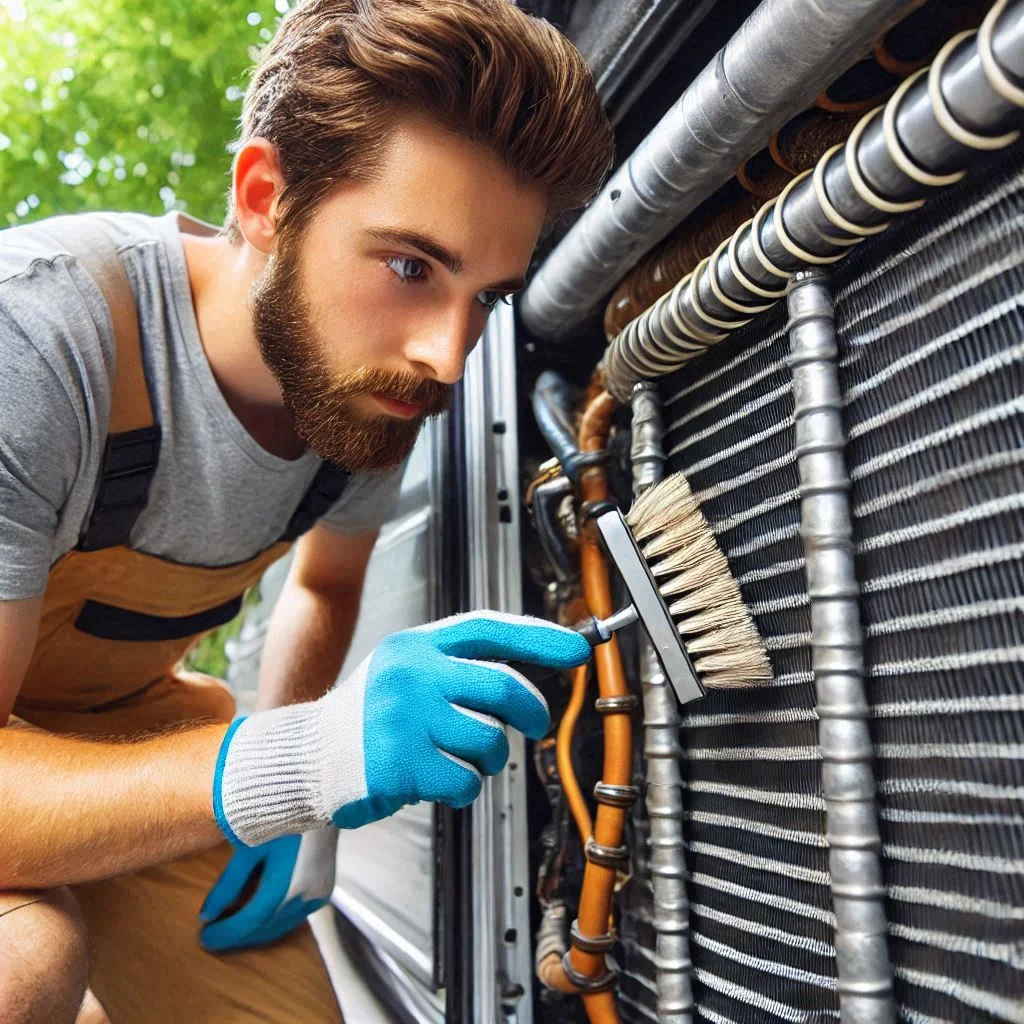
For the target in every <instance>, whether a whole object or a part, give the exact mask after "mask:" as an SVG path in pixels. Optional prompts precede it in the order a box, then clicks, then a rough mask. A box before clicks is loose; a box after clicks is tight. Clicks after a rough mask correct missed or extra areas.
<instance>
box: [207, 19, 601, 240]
mask: <svg viewBox="0 0 1024 1024" xmlns="http://www.w3.org/2000/svg"><path fill="white" fill-rule="evenodd" d="M406 113H418V114H423V115H425V116H427V117H429V118H431V119H432V120H434V121H435V122H436V123H438V124H440V125H442V126H444V127H446V128H449V129H451V130H452V131H454V132H457V133H459V134H462V135H465V136H467V137H469V138H471V139H473V140H476V141H479V142H481V143H483V144H486V145H488V146H490V147H491V148H492V149H493V150H494V151H495V152H496V153H497V154H498V156H499V157H500V158H501V159H502V160H503V161H504V163H505V164H506V166H507V167H508V168H509V169H510V170H511V171H512V172H513V173H514V174H515V175H516V176H517V177H518V178H519V179H520V180H521V181H523V182H525V183H527V184H530V185H537V186H539V187H541V188H542V189H543V190H545V191H546V193H547V195H548V217H549V220H550V219H551V218H553V217H555V216H557V215H558V214H559V213H561V212H563V211H565V210H568V209H572V208H574V207H577V206H582V205H583V204H584V203H586V202H587V201H588V200H589V199H590V198H591V197H592V196H593V195H594V194H595V193H596V192H597V190H598V189H599V188H600V185H601V181H602V179H603V178H604V175H605V174H606V173H607V171H608V169H609V167H610V166H611V158H612V129H611V126H610V124H609V123H608V119H607V117H606V116H605V114H604V111H603V109H602V107H601V103H600V100H599V98H598V95H597V91H596V89H595V87H594V82H593V78H592V76H591V74H590V71H589V69H588V68H587V66H586V64H585V62H584V60H583V58H582V57H581V56H580V54H579V52H578V51H577V50H576V49H575V47H574V46H573V45H572V44H571V43H570V42H569V41H568V40H567V39H566V38H565V37H564V36H562V35H561V34H560V33H559V32H558V31H557V30H556V29H555V28H553V27H552V26H551V25H550V24H549V23H548V22H546V21H543V20H541V19H539V18H534V17H531V16H529V15H527V14H525V13H524V12H523V11H521V10H519V9H518V8H517V7H515V6H514V4H513V3H512V2H511V0H444V2H443V3H442V2H438V0H303V2H300V3H299V5H298V6H297V7H295V8H294V9H293V10H292V11H290V12H289V13H288V14H287V15H286V16H285V18H284V19H283V21H282V22H281V25H280V27H279V28H278V31H277V33H276V35H275V36H274V38H273V39H272V40H271V41H270V43H269V44H268V45H267V47H266V49H265V50H264V52H263V54H262V55H261V57H260V60H259V63H258V64H257V66H256V68H255V70H254V72H253V77H252V81H251V82H250V84H249V88H248V90H247V92H246V96H245V103H244V105H243V109H242V119H241V133H240V138H239V140H238V141H237V142H235V143H234V145H233V146H232V149H233V150H234V151H236V152H237V150H238V149H239V148H240V147H241V146H242V145H243V144H244V143H245V142H246V141H247V140H249V139H251V138H253V137H261V138H264V139H267V140H268V141H269V142H272V143H274V145H275V146H276V147H277V150H278V155H279V159H280V162H281V171H282V174H283V176H284V180H285V187H284V189H283V191H282V194H281V198H280V204H279V207H278V211H279V221H278V225H279V229H280V230H286V229H287V228H288V227H289V226H291V227H292V228H295V229H301V228H302V226H303V225H304V224H305V223H306V221H307V220H308V218H309V216H310V215H311V213H312V212H313V211H314V210H315V209H316V207H317V205H318V203H319V202H320V201H321V200H322V199H324V198H325V197H326V195H327V194H328V193H329V192H330V191H331V189H332V188H333V186H334V185H335V184H337V183H338V182H339V181H341V180H343V179H346V178H349V179H351V178H358V177H366V176H368V175H369V174H371V173H372V171H373V167H374V164H375V160H376V159H377V157H378V154H379V153H380V150H381V148H382V145H383V143H384V142H385V141H386V139H387V137H388V132H389V129H390V127H391V125H392V123H393V122H394V120H395V118H396V116H400V115H402V114H406ZM229 202H230V200H229ZM224 233H225V234H226V235H227V236H228V237H229V238H230V239H231V240H232V241H235V242H237V241H240V240H241V237H242V236H241V232H240V231H239V228H238V222H237V220H236V219H235V215H234V212H233V210H232V209H230V208H229V212H228V218H227V222H226V224H225V228H224Z"/></svg>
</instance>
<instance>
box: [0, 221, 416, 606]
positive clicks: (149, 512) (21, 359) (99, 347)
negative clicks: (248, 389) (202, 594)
mask: <svg viewBox="0 0 1024 1024" xmlns="http://www.w3.org/2000/svg"><path fill="white" fill-rule="evenodd" d="M89 216H91V217H94V218H95V220H96V223H97V224H99V225H100V226H101V227H102V228H103V229H104V230H105V231H106V232H107V234H108V235H109V237H110V238H111V239H112V240H113V241H114V242H115V244H116V246H117V248H118V252H119V254H120V258H121V262H122V264H123V266H124V269H125V271H126V272H127V275H128V279H129V281H130V282H131V286H132V290H133V291H134V293H135V300H136V303H137V304H138V312H139V328H140V334H141V341H142V352H143V361H144V364H145V370H146V377H147V380H148V382H149V390H150V396H151V400H152V403H153V413H154V415H155V417H156V419H157V421H158V422H159V423H160V425H161V430H162V441H161V445H160V459H159V463H158V465H157V469H156V472H155V475H154V477H153V481H152V485H151V487H150V492H149V501H148V504H147V506H146V508H145V510H144V511H143V513H142V515H141V516H140V517H139V519H138V521H137V522H136V524H135V528H134V530H133V532H132V535H131V544H132V547H134V548H137V549H138V550H141V551H144V552H147V553H149V554H153V555H157V556H159V557H162V558H167V559H171V560H173V561H176V562H184V563H188V564H192V565H203V566H223V565H231V564H232V563H235V562H240V561H244V560H246V559H248V558H251V557H253V556H254V555H256V554H257V553H258V552H259V551H261V550H262V549H264V548H265V547H267V546H268V545H270V544H271V543H273V542H274V541H275V540H276V539H277V538H278V537H279V536H280V535H281V533H282V532H283V531H284V529H285V527H286V526H287V524H288V520H289V519H290V517H291V515H292V513H293V512H294V510H295V508H296V506H297V505H298V503H299V501H300V500H301V498H302V495H303V494H304V493H305V490H306V488H307V486H308V485H309V483H310V481H311V480H312V479H313V476H314V474H315V473H316V471H317V469H318V467H319V465H320V461H319V459H318V457H317V456H316V454H315V453H313V452H312V451H307V452H306V453H305V454H303V455H302V456H301V457H300V458H298V459H295V460H287V459H281V458H278V457H277V456H275V455H271V454H270V453H269V452H267V451H266V450H265V449H264V448H262V447H261V446H260V445H259V444H258V443H257V442H256V441H255V440H254V439H253V437H252V436H251V435H250V434H249V433H248V431H247V430H246V429H245V428H244V427H243V426H242V424H241V423H240V422H239V421H238V420H237V419H236V418H235V416H234V414H233V413H232V412H231V409H230V408H229V407H228V404H227V402H226V401H225V400H224V396H223V395H222V394H221V392H220V389H219V387H218V386H217V382H216V380H215V378H214V376H213V372H212V371H211V369H210V365H209V363H208V362H207V360H206V354H205V352H204V350H203V346H202V342H201V340H200V337H199V329H198V327H197V325H196V319H195V311H194V309H193V306H192V297H191V290H190V286H189V278H188V270H187V267H186V264H185V256H184V250H183V248H182V244H181V239H180V234H179V220H178V215H177V214H176V213H169V214H167V215H165V216H162V217H148V216H143V215H141V214H130V213H117V214H110V213H104V214H90V215H89ZM113 368H114V338H113V332H112V329H111V325H110V315H109V311H108V309H107V305H106V302H105V301H104V299H103V296H102V294H101V293H100V291H99V288H98V287H97V285H96V284H95V282H94V281H93V279H92V277H91V276H90V274H89V273H88V272H87V271H86V270H85V269H84V268H83V267H82V266H81V265H80V264H79V263H78V261H77V260H76V259H75V258H74V257H72V256H71V255H69V254H68V253H67V252H64V251H62V250H61V249H60V247H59V246H58V244H57V243H55V242H53V241H52V240H50V239H48V238H47V237H45V236H44V235H43V234H42V233H41V232H40V231H38V230H35V229H34V228H33V225H31V224H28V225H23V226H19V227H16V228H10V229H8V230H5V231H2V232H0V600H14V599H18V598H26V597H33V596H35V595H37V594H40V593H42V591H43V590H44V589H45V586H46V577H47V574H48V572H49V570H50V567H51V566H52V565H53V563H54V562H55V561H56V560H57V559H58V558H60V557H61V555H63V554H64V553H65V552H67V551H69V550H71V549H72V548H73V547H75V545H76V544H77V543H78V541H79V539H80V537H81V535H82V532H83V529H84V527H85V525H86V523H87V522H88V517H89V513H90V511H91V507H92V502H93V496H94V494H95V491H96V486H97V482H98V476H99V472H100V469H101V466H102V458H103V448H104V444H105V441H106V432H107V423H108V421H109V417H110V400H111V383H112V380H113ZM400 481H401V470H393V471H388V472H383V473H368V474H362V475H359V476H356V477H354V478H353V479H352V480H350V481H349V484H348V487H347V488H346V490H345V493H344V494H343V495H342V497H341V498H340V499H339V500H338V501H337V502H336V503H335V504H334V506H333V507H332V508H331V509H330V510H329V511H328V512H327V513H326V515H325V516H324V517H323V518H322V519H321V520H320V521H321V523H323V524H324V525H326V526H328V527H330V528H331V529H334V530H338V531H342V532H347V533H364V532H368V531H372V530H375V529H377V527H379V526H380V525H381V524H382V523H384V522H385V521H386V520H387V519H388V517H389V516H390V514H391V511H392V509H393V507H394V504H395V501H396V499H397V494H398V487H399V484H400Z"/></svg>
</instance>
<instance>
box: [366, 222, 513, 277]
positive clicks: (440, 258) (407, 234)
mask: <svg viewBox="0 0 1024 1024" xmlns="http://www.w3.org/2000/svg"><path fill="white" fill-rule="evenodd" d="M366 233H367V234H368V235H369V236H370V237H371V238H376V239H377V240H378V241H379V242H389V243H390V244H392V245H404V246H409V247H410V248H413V249H419V251H420V252H422V253H425V254H426V255H427V256H431V257H433V258H434V259H435V260H437V262H438V263H440V264H441V265H442V266H444V267H446V268H447V269H448V270H449V271H450V272H451V273H453V274H461V273H462V270H463V263H462V257H460V256H459V254H458V253H456V252H452V250H451V249H449V248H448V247H447V246H444V245H442V244H441V243H440V242H438V241H437V240H436V239H434V238H430V237H429V236H428V235H422V234H420V233H419V232H418V231H405V230H403V229H402V228H367V229H366ZM525 287H526V281H525V279H524V278H522V277H514V278H509V280H507V281H499V282H498V283H497V284H494V285H492V286H491V288H492V289H493V290H494V291H501V292H518V291H522V290H523V289H524V288H525Z"/></svg>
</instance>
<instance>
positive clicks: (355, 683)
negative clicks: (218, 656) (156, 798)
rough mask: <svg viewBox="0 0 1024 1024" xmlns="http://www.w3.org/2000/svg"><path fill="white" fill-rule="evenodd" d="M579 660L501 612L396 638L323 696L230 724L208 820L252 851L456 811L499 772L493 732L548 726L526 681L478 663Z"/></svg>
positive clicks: (555, 635)
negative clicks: (393, 817)
mask: <svg viewBox="0 0 1024 1024" xmlns="http://www.w3.org/2000/svg"><path fill="white" fill-rule="evenodd" d="M589 657H590V645H589V644H588V643H587V641H586V640H585V639H584V638H583V637H582V636H581V635H580V634H579V633H577V632H575V631H574V630H571V629H566V628H565V627H563V626H556V625H554V624H553V623H550V622H545V621H544V620H542V619H531V618H526V617H523V616H515V615H504V614H501V613H499V612H479V613H475V614H471V615H457V616H455V617H454V618H451V619H446V620H444V621H442V622H436V623H433V624H431V625H428V626H421V627H417V628H416V629H408V630H405V631H403V632H401V633H393V634H392V635H391V636H389V637H386V638H385V639H384V640H383V641H382V642H381V644H380V646H379V647H377V649H376V650H375V651H373V653H372V654H371V655H370V656H369V657H368V658H367V659H366V660H365V661H364V662H363V663H362V664H361V665H360V666H359V668H357V669H356V670H355V671H354V672H353V673H352V675H351V676H350V677H349V678H347V679H345V680H344V681H343V682H341V683H339V684H338V685H337V686H335V687H334V688H333V689H332V690H331V691H330V692H329V693H327V694H326V695H325V696H323V697H321V698H320V699H319V700H317V701H312V702H310V703H307V704H292V705H289V706H287V707H281V708H274V709H273V710H271V711H261V712H258V713H257V714H254V715H252V716H251V717H249V718H245V719H237V720H236V721H235V722H234V723H232V725H231V727H230V728H229V729H228V732H227V734H226V736H225V737H224V741H223V743H222V744H221V748H220V755H219V756H218V758H217V768H216V772H215V775H214V782H213V806H214V813H215V814H216V817H217V823H218V825H220V827H221V830H222V831H223V832H224V834H225V835H226V836H227V837H228V838H229V839H230V840H231V841H232V842H233V843H235V844H236V845H245V846H255V845H258V844H259V843H265V842H268V841H269V840H271V839H275V838H277V837H278V836H282V835H288V834H293V833H302V832H307V831H309V830H310V829H314V828H319V827H321V826H323V825H326V824H328V823H331V824H334V825H337V826H339V827H340V828H358V827H359V826H361V825H365V824H367V823H368V822H371V821H376V820H377V819H378V818H384V817H387V816H388V815H390V814H394V813H395V811H397V810H398V809H399V808H400V807H402V806H404V805H406V804H412V803H417V802H418V801H420V800H432V801H438V802H440V803H445V804H448V805H449V806H451V807H464V806H465V805H466V804H469V803H471V802H472V801H473V800H474V799H475V798H476V796H477V794H478V793H479V792H480V785H481V776H482V775H495V774H497V773H498V772H500V771H501V769H502V768H503V767H504V766H505V761H506V760H507V759H508V741H507V740H506V738H505V734H504V731H503V729H502V722H505V723H507V724H509V725H511V726H513V727H514V728H516V729H518V730H519V731H520V732H522V733H524V734H525V735H526V736H528V737H531V738H533V739H537V738H539V737H541V736H543V735H544V733H545V732H546V731H547V729H548V724H549V719H548V708H547V704H546V702H545V700H544V698H543V697H542V696H541V694H540V692H539V691H538V690H537V689H536V687H534V686H533V684H532V683H530V682H529V681H528V680H526V679H525V678H524V677H523V676H521V675H520V674H519V673H518V672H515V671H514V670H513V669H511V668H510V667H509V666H508V665H502V664H496V663H494V662H489V661H481V660H478V659H481V658H508V659H513V658H514V659H518V660H520V661H525V662H529V663H531V664H536V665H544V666H548V667H550V668H571V667H572V666H574V665H578V664H581V663H582V662H584V661H586V660H587V659H588V658H589Z"/></svg>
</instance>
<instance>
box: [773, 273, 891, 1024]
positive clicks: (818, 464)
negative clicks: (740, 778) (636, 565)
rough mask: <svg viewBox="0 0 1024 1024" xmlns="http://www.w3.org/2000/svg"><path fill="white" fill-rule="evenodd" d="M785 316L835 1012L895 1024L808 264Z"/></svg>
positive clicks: (850, 569)
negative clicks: (832, 922) (832, 917)
mask: <svg viewBox="0 0 1024 1024" xmlns="http://www.w3.org/2000/svg"><path fill="white" fill-rule="evenodd" d="M789 317H790V320H789V343H790V352H791V357H790V361H791V365H792V367H793V394H794V396H795V402H796V409H795V413H794V420H795V429H796V444H795V447H796V454H797V468H798V470H799V473H800V492H801V502H800V533H801V535H802V537H803V541H804V551H805V554H806V560H807V590H808V593H809V595H810V599H811V659H812V669H813V672H814V685H815V688H816V689H817V694H818V706H817V713H818V719H819V723H818V742H819V745H820V747H821V762H822V767H821V784H822V791H823V794H824V797H825V832H826V838H827V840H828V845H829V854H828V861H829V877H830V878H831V884H832V903H833V906H834V907H835V914H836V929H835V943H836V974H837V986H838V992H839V1020H840V1022H841V1024H895V1021H896V1005H895V1001H894V999H893V972H892V964H891V963H890V962H889V951H888V947H887V945H886V935H887V922H886V912H885V898H886V891H885V886H884V884H883V881H882V863H881V852H882V840H881V836H880V834H879V830H878V808H877V807H876V805H875V775H874V767H873V755H874V750H873V747H872V743H871V732H870V730H869V727H868V726H869V718H870V714H871V712H870V709H869V707H868V701H867V693H866V690H865V686H864V639H863V633H862V631H861V625H860V612H859V605H858V597H859V589H858V586H857V577H856V573H855V568H854V546H853V517H852V514H851V511H850V478H849V476H848V474H847V472H846V464H845V459H844V453H845V448H846V437H845V435H844V433H843V424H842V417H841V406H842V394H841V391H840V387H839V370H838V364H837V360H838V355H839V350H838V347H837V345H836V329H835V314H834V312H833V307H832V294H831V289H830V287H829V282H828V278H827V276H826V275H825V274H823V273H822V272H821V271H818V270H810V271H801V272H800V273H798V274H797V275H796V277H795V279H794V281H793V285H792V287H791V290H790V293H789Z"/></svg>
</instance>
